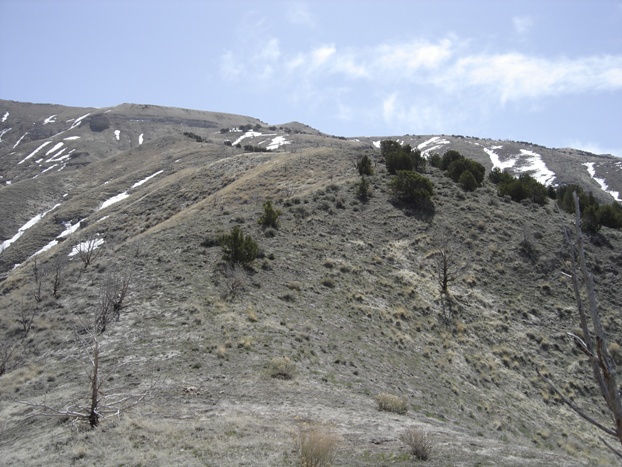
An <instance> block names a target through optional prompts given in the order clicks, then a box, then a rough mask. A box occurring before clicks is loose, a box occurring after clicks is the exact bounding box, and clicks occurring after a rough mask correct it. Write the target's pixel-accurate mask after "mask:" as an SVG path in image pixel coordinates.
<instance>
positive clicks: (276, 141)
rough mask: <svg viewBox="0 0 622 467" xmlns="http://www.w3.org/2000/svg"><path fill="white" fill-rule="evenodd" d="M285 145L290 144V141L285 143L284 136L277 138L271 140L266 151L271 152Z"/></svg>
mask: <svg viewBox="0 0 622 467" xmlns="http://www.w3.org/2000/svg"><path fill="white" fill-rule="evenodd" d="M285 144H291V141H286V140H285V136H277V137H276V138H273V139H272V142H271V143H270V144H268V146H267V149H268V150H269V151H272V150H273V149H277V148H278V147H279V146H283V145H285Z"/></svg>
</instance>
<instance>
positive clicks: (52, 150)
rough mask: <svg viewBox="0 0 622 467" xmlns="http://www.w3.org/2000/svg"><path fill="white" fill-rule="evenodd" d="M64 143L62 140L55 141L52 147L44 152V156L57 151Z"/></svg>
mask: <svg viewBox="0 0 622 467" xmlns="http://www.w3.org/2000/svg"><path fill="white" fill-rule="evenodd" d="M64 144H65V143H63V142H62V141H61V142H60V143H56V144H55V145H54V147H53V148H52V149H50V150H49V151H48V152H46V153H45V155H46V156H49V155H50V154H52V153H53V152H56V151H58V150H59V149H60V148H62V147H63V145H64Z"/></svg>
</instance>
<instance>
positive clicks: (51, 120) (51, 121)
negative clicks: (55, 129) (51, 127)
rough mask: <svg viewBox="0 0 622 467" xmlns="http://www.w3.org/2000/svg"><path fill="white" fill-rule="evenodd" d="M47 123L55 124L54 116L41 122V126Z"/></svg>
mask: <svg viewBox="0 0 622 467" xmlns="http://www.w3.org/2000/svg"><path fill="white" fill-rule="evenodd" d="M48 123H56V115H52V116H50V117H48V118H46V119H45V120H43V124H44V125H47V124H48Z"/></svg>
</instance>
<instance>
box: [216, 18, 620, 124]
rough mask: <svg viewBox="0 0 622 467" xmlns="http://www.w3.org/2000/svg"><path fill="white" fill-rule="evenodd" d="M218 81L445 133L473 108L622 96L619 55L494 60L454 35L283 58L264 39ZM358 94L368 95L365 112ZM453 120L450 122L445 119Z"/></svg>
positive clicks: (229, 56) (225, 60)
mask: <svg viewBox="0 0 622 467" xmlns="http://www.w3.org/2000/svg"><path fill="white" fill-rule="evenodd" d="M515 25H517V26H516V27H517V28H518V29H519V30H521V31H526V29H527V28H528V27H531V26H530V22H529V21H527V20H526V19H521V21H518V20H516V21H515ZM221 74H222V76H223V78H224V79H232V78H234V79H241V75H242V74H245V75H248V76H249V79H252V80H253V83H256V82H257V81H258V80H265V86H272V87H274V88H278V89H279V90H286V91H287V92H288V93H290V94H291V97H290V99H291V101H292V102H294V103H295V104H296V105H302V104H303V103H304V105H310V106H312V107H317V105H318V99H319V100H321V101H322V102H324V103H327V102H332V105H333V108H334V113H335V115H341V117H342V118H343V117H345V116H348V115H352V114H353V113H356V112H360V113H361V114H364V113H365V112H371V111H370V109H371V108H375V111H376V112H377V113H378V114H379V115H381V116H382V117H381V118H382V119H383V120H384V121H385V122H387V123H388V122H391V123H393V124H397V122H400V121H401V122H405V123H408V124H409V125H413V126H414V124H415V123H416V122H420V123H421V126H426V125H427V127H434V128H438V129H441V130H442V129H443V128H442V127H444V126H447V125H448V124H451V123H454V122H455V121H456V119H458V118H466V119H469V118H473V117H466V115H469V111H468V109H471V114H473V113H474V112H476V113H477V114H478V115H480V116H481V115H486V114H487V113H489V112H491V109H495V108H502V107H503V106H505V105H506V104H508V103H524V104H525V105H524V108H525V109H528V110H529V109H533V108H538V105H540V104H541V103H542V101H543V99H546V98H556V97H560V96H564V95H571V94H585V93H598V92H603V91H619V90H622V55H599V56H586V57H575V58H569V57H557V58H555V57H553V58H546V57H542V56H533V55H529V54H525V53H518V52H500V53H490V52H482V51H477V50H474V47H473V45H472V43H471V42H470V41H469V40H460V39H459V38H457V37H455V36H447V37H444V38H441V39H439V40H436V41H430V40H426V39H418V40H411V41H405V42H397V43H380V44H377V45H372V46H369V47H358V48H357V47H345V48H344V47H340V46H338V45H336V44H324V45H320V46H316V47H314V48H311V49H309V50H306V51H297V52H293V53H292V52H289V53H285V52H282V51H281V49H280V47H279V41H278V40H277V39H275V38H266V39H264V40H263V42H259V45H255V46H254V48H252V50H244V51H240V52H239V53H238V55H236V54H234V53H232V52H227V53H225V54H223V56H222V57H221ZM329 89H333V90H339V91H338V94H339V98H338V99H332V98H330V97H328V98H327V97H325V96H326V93H328V92H329V91H328V90H329ZM361 92H365V93H367V94H368V96H369V98H368V99H367V100H366V101H367V105H368V107H367V108H365V109H361V108H360V107H361V106H363V105H365V103H361V102H360V101H361V100H360V93H361ZM353 96H357V97H358V98H359V100H358V101H355V100H354V99H355V98H354V97H353ZM350 99H352V100H350ZM454 103H455V104H454ZM454 108H455V109H456V110H455V111H454ZM344 109H348V110H347V111H344ZM353 109H354V110H353ZM448 113H450V114H452V116H451V121H448V120H447V118H448V117H447V116H445V117H444V116H443V114H448ZM376 118H377V117H376Z"/></svg>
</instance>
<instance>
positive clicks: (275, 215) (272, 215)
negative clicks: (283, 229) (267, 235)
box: [257, 200, 282, 229]
mask: <svg viewBox="0 0 622 467" xmlns="http://www.w3.org/2000/svg"><path fill="white" fill-rule="evenodd" d="M281 214H282V212H281V211H280V210H279V209H274V207H272V201H270V200H268V201H266V202H265V203H263V214H262V215H261V217H260V218H259V220H258V221H257V222H258V223H259V224H260V225H261V226H262V227H264V228H267V227H271V228H273V229H278V228H279V216H280V215H281Z"/></svg>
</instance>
